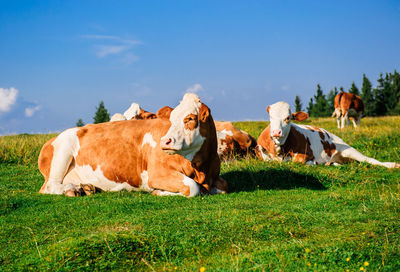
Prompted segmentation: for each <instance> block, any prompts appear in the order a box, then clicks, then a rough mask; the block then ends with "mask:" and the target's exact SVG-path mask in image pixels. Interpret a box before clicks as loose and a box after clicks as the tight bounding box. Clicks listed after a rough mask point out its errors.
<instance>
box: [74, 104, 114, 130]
mask: <svg viewBox="0 0 400 272" xmlns="http://www.w3.org/2000/svg"><path fill="white" fill-rule="evenodd" d="M108 121H110V113H109V112H108V110H107V109H106V107H105V106H104V102H103V101H100V104H99V106H98V107H96V112H95V114H94V117H93V123H94V124H99V123H104V122H108ZM84 125H85V123H84V122H83V120H82V119H81V118H79V120H78V122H76V126H77V127H83V126H84Z"/></svg>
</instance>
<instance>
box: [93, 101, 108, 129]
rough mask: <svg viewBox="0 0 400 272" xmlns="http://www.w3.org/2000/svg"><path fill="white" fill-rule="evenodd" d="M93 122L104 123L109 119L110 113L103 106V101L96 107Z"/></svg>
mask: <svg viewBox="0 0 400 272" xmlns="http://www.w3.org/2000/svg"><path fill="white" fill-rule="evenodd" d="M93 120H94V123H95V124H98V123H104V122H108V121H110V114H109V113H108V110H107V109H106V108H105V106H104V102H103V101H101V102H100V104H99V106H98V107H96V113H95V116H94V117H93Z"/></svg>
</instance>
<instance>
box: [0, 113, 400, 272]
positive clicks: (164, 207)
mask: <svg viewBox="0 0 400 272" xmlns="http://www.w3.org/2000/svg"><path fill="white" fill-rule="evenodd" d="M308 122H309V123H311V124H313V125H317V126H321V127H324V128H326V129H327V130H329V131H331V132H333V133H335V134H337V135H338V136H340V137H342V138H343V139H344V140H345V141H346V142H348V143H349V144H351V145H352V146H354V147H355V148H357V149H359V150H360V151H361V152H363V153H364V154H366V155H368V156H372V157H374V158H377V159H379V160H382V161H397V162H400V117H383V118H364V119H363V121H362V123H361V127H360V128H359V129H358V130H354V129H353V128H352V127H350V128H349V127H346V129H344V130H343V131H340V130H338V129H337V128H336V122H335V121H334V120H333V119H330V118H320V119H311V120H310V121H308ZM236 125H237V126H238V127H239V128H241V129H244V130H246V131H248V132H249V133H250V134H252V135H253V136H255V137H257V136H258V135H259V134H260V133H261V131H262V130H263V128H265V127H266V125H267V123H266V122H238V123H236ZM53 136H54V135H18V136H7V137H0V271H18V270H34V271H38V270H58V271H70V270H74V271H76V270H83V271H93V270H111V269H112V270H121V271H127V270H135V271H137V270H156V271H164V270H165V271H199V270H204V269H205V271H235V270H239V271H247V270H254V271H263V270H264V271H274V270H276V271H314V270H317V271H320V270H328V271H347V270H349V271H360V270H364V271H377V270H379V271H400V170H399V169H386V168H382V167H377V166H371V165H369V164H365V163H351V164H348V165H344V166H339V167H327V166H314V167H308V166H304V165H300V164H295V163H282V164H280V163H271V162H261V161H258V160H256V159H248V160H233V161H230V162H224V163H223V164H222V176H223V178H225V179H226V180H227V181H228V182H229V184H230V193H229V194H226V195H216V196H199V197H195V198H192V199H186V198H183V197H156V196H152V195H150V194H146V193H139V192H119V193H101V194H97V195H93V196H88V197H81V198H67V197H65V196H56V195H39V194H38V193H37V192H38V190H39V188H40V187H41V185H42V183H43V178H42V176H41V174H40V172H39V171H38V169H37V165H36V160H37V157H38V154H39V152H40V148H41V146H42V145H43V143H44V142H45V141H46V140H47V139H50V138H51V137H53Z"/></svg>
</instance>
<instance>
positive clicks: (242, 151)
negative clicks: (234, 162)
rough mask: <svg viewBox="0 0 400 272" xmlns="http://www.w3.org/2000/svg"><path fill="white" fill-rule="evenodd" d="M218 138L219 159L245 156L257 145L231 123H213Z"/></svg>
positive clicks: (248, 135)
mask: <svg viewBox="0 0 400 272" xmlns="http://www.w3.org/2000/svg"><path fill="white" fill-rule="evenodd" d="M214 123H215V128H216V130H217V138H218V155H219V156H220V157H221V158H230V157H231V156H246V155H247V154H251V153H253V152H254V148H255V147H256V145H257V141H256V139H254V138H253V137H252V136H251V135H250V134H248V133H247V132H245V131H243V130H240V129H238V128H237V127H235V126H234V125H233V124H232V123H231V122H220V121H214Z"/></svg>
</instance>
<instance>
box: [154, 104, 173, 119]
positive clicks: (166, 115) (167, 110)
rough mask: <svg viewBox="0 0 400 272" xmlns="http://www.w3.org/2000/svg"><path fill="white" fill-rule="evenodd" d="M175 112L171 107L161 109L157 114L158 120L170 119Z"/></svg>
mask: <svg viewBox="0 0 400 272" xmlns="http://www.w3.org/2000/svg"><path fill="white" fill-rule="evenodd" d="M173 110H174V109H173V108H171V107H169V106H165V107H162V108H161V109H159V110H158V111H157V113H156V115H157V118H161V119H169V117H170V115H171V112H172V111H173Z"/></svg>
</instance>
